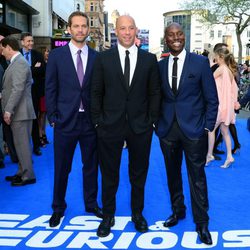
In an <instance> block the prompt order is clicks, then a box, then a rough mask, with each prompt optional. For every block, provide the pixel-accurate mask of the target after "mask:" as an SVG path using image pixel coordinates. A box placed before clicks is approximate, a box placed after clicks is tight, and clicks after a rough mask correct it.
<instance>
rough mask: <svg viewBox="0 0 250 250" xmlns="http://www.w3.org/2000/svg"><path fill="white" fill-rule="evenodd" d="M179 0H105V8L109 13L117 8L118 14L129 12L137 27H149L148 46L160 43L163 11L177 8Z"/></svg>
mask: <svg viewBox="0 0 250 250" xmlns="http://www.w3.org/2000/svg"><path fill="white" fill-rule="evenodd" d="M179 2H181V0H153V1H145V0H126V1H125V0H105V1H104V5H105V10H106V11H108V13H109V15H111V13H112V11H113V10H116V9H117V10H118V11H119V13H120V15H123V14H129V15H131V16H132V17H133V18H134V19H135V22H136V25H137V27H138V28H139V29H149V32H150V36H149V41H150V48H154V47H157V46H158V45H159V44H160V38H161V37H162V36H163V21H164V19H163V13H165V12H168V11H172V10H177V9H178V8H179V4H178V3H179Z"/></svg>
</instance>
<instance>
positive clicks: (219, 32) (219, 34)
mask: <svg viewBox="0 0 250 250" xmlns="http://www.w3.org/2000/svg"><path fill="white" fill-rule="evenodd" d="M218 37H219V38H220V37H222V30H218Z"/></svg>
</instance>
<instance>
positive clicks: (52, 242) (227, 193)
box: [0, 119, 250, 250]
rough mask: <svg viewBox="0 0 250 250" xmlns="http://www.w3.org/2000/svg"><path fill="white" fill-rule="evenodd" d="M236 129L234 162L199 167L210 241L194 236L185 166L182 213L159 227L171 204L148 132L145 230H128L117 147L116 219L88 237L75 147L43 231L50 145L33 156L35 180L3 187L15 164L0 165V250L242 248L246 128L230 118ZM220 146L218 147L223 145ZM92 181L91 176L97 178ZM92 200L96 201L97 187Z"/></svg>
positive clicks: (246, 222) (245, 238) (248, 217)
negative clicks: (59, 204) (55, 216)
mask: <svg viewBox="0 0 250 250" xmlns="http://www.w3.org/2000/svg"><path fill="white" fill-rule="evenodd" d="M237 130H238V135H239V140H240V143H241V146H242V147H241V151H240V154H238V155H236V156H235V163H234V165H233V166H231V167H230V168H228V169H221V168H220V167H219V166H220V165H222V163H223V162H224V160H225V159H224V158H223V160H222V161H221V162H219V161H215V162H213V163H212V164H211V165H210V166H209V167H207V168H206V173H207V181H208V191H209V202H210V210H209V216H210V225H209V228H210V230H211V233H212V237H213V242H214V244H213V245H212V246H206V245H204V244H201V243H200V242H199V240H197V234H196V233H195V224H194V223H193V219H192V211H191V206H190V195H189V187H188V183H187V174H186V167H185V163H183V182H184V194H185V203H186V206H187V217H186V219H185V220H181V221H180V222H179V224H178V225H176V226H175V227H173V228H171V229H168V228H164V227H163V226H162V222H163V221H164V220H165V219H166V218H167V217H168V216H169V215H170V214H171V206H170V202H169V194H168V189H167V181H166V173H165V167H164V162H163V157H162V155H161V151H160V147H159V142H158V138H157V137H156V136H154V137H153V143H152V150H151V158H150V168H149V173H148V178H147V184H146V192H145V194H146V197H145V209H144V216H145V217H146V218H147V220H148V223H149V225H150V230H149V232H148V233H145V234H140V233H138V232H136V231H135V229H134V225H133V224H132V223H131V221H130V215H131V214H130V213H131V211H130V185H129V180H128V168H127V161H128V160H127V158H128V155H127V150H124V153H123V156H122V164H121V171H120V173H121V174H120V186H119V190H118V193H117V211H116V224H115V226H114V227H113V228H112V234H110V235H109V236H108V237H107V238H103V239H98V237H96V229H97V227H98V225H99V221H100V219H98V218H96V217H94V216H91V215H90V214H87V213H85V211H84V205H83V199H82V196H83V194H82V178H81V160H80V152H79V147H77V149H76V153H75V157H74V161H73V167H72V172H71V174H70V178H69V184H68V191H67V197H66V200H67V203H68V208H67V210H66V213H65V218H64V220H63V222H62V224H61V225H60V226H58V228H55V229H51V228H49V226H48V219H49V218H50V215H51V213H52V209H51V201H52V190H53V145H52V143H50V144H49V145H47V147H46V148H43V149H42V151H43V155H42V156H40V157H37V156H34V157H33V161H34V168H35V172H36V176H37V183H36V184H35V185H28V186H24V187H11V186H10V183H8V182H6V181H5V180H4V177H5V176H6V175H13V174H14V173H15V171H16V168H17V166H16V165H15V164H12V163H11V161H10V159H9V157H8V156H7V157H6V159H5V163H6V167H5V168H4V169H1V170H0V191H1V198H0V249H4V250H8V249H13V250H26V249H29V250H30V249H56V250H63V249H205V248H213V249H218V250H220V249H250V214H249V207H250V181H249V180H250V169H249V168H250V164H249V163H250V159H249V148H250V146H249V144H250V133H249V132H248V131H247V129H246V120H245V119H239V120H238V121H237ZM47 133H48V137H49V140H50V141H52V139H53V138H52V136H53V134H52V133H53V131H52V129H51V128H49V127H48V128H47ZM221 148H222V149H225V145H222V146H221ZM223 157H225V156H223ZM100 179H101V177H100V175H99V183H100ZM100 191H101V190H100ZM98 200H99V202H100V200H101V199H100V192H99V196H98Z"/></svg>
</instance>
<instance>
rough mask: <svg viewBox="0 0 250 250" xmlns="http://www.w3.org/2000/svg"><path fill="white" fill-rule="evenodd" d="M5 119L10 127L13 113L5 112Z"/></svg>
mask: <svg viewBox="0 0 250 250" xmlns="http://www.w3.org/2000/svg"><path fill="white" fill-rule="evenodd" d="M3 119H4V121H5V122H6V124H8V125H10V123H11V113H9V112H6V111H5V112H4V115H3Z"/></svg>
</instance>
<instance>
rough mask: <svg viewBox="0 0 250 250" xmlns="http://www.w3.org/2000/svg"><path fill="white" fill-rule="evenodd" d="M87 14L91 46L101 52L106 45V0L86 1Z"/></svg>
mask: <svg viewBox="0 0 250 250" xmlns="http://www.w3.org/2000/svg"><path fill="white" fill-rule="evenodd" d="M85 13H86V14H87V15H88V16H89V21H90V35H89V36H90V46H91V47H92V48H94V49H96V50H97V51H101V50H103V47H104V44H105V23H104V21H105V19H104V16H105V15H104V0H85Z"/></svg>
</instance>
